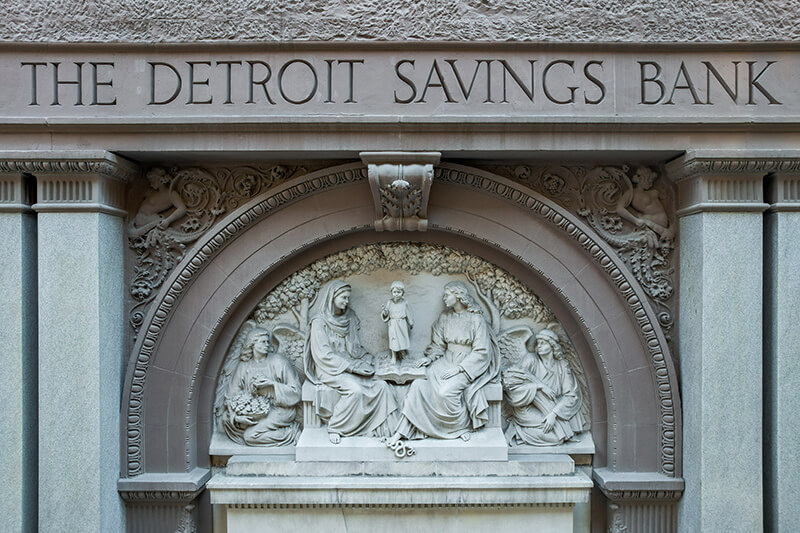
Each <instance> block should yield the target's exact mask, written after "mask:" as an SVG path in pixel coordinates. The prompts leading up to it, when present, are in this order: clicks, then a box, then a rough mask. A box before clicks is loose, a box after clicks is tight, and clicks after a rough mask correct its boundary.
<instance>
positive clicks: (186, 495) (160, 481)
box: [117, 467, 211, 503]
mask: <svg viewBox="0 0 800 533" xmlns="http://www.w3.org/2000/svg"><path fill="white" fill-rule="evenodd" d="M209 478H211V470H209V469H207V468H200V467H196V468H195V469H194V470H192V471H191V472H185V473H169V472H158V473H149V474H142V475H140V476H136V477H131V478H122V479H120V480H118V481H117V490H118V491H119V494H120V497H121V498H122V499H123V500H125V501H128V502H143V501H161V502H165V501H166V502H178V503H180V502H184V503H189V502H191V501H192V500H194V498H195V497H196V496H197V495H198V494H199V493H200V491H202V490H203V488H204V487H205V485H206V482H207V481H208V480H209Z"/></svg>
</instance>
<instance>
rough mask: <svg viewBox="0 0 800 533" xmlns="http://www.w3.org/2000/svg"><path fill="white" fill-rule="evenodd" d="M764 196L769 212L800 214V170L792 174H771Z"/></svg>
mask: <svg viewBox="0 0 800 533" xmlns="http://www.w3.org/2000/svg"><path fill="white" fill-rule="evenodd" d="M764 194H765V195H766V198H765V200H766V202H767V203H768V204H769V212H771V213H779V212H787V211H797V212H800V168H798V169H796V170H794V171H792V172H780V173H777V172H776V173H774V174H770V175H769V176H768V177H767V180H766V187H765V189H764Z"/></svg>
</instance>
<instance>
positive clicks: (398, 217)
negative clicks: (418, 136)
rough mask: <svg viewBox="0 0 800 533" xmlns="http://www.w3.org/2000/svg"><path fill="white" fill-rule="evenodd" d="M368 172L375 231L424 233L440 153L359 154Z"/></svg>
mask: <svg viewBox="0 0 800 533" xmlns="http://www.w3.org/2000/svg"><path fill="white" fill-rule="evenodd" d="M359 156H360V157H361V160H362V161H363V162H364V163H366V165H367V168H368V170H369V174H368V176H369V186H370V188H371V189H372V198H373V200H374V202H375V230H376V231H426V230H427V229H428V196H429V194H430V190H431V183H432V182H433V165H435V164H436V163H438V162H439V161H440V159H441V156H442V154H441V153H439V152H361V153H360V154H359Z"/></svg>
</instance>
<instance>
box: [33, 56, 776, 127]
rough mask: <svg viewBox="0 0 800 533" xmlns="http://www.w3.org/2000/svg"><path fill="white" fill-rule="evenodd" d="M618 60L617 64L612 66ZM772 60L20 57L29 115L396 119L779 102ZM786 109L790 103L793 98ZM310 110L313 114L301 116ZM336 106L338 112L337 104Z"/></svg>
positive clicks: (427, 57) (773, 60) (440, 57)
mask: <svg viewBox="0 0 800 533" xmlns="http://www.w3.org/2000/svg"><path fill="white" fill-rule="evenodd" d="M620 61H622V63H620ZM785 70H786V69H785V67H784V65H783V63H782V61H780V60H778V59H767V58H759V59H753V58H746V57H745V58H730V57H726V58H725V59H720V58H703V57H687V58H683V59H678V58H677V57H658V58H643V57H635V56H630V57H626V58H625V59H624V61H623V60H621V59H620V58H618V57H613V56H612V57H610V58H603V57H592V56H590V57H585V56H575V57H569V56H564V57H546V58H545V57H542V58H539V57H528V56H523V55H513V56H510V57H507V58H503V57H463V56H462V57H448V56H447V55H442V56H433V55H430V54H429V55H422V56H419V57H416V56H413V55H408V56H406V55H400V54H393V55H392V56H391V57H390V58H387V57H386V56H384V57H383V58H376V57H374V56H365V57H332V58H328V57H319V56H308V57H292V56H286V57H279V58H274V57H271V58H263V59H260V58H257V57H241V58H224V59H222V58H220V59H213V58H208V59H199V58H194V56H193V57H192V58H191V59H188V58H187V59H176V58H175V57H170V58H168V59H165V58H152V59H150V58H141V57H140V58H136V59H133V60H131V58H129V57H125V58H124V59H123V60H103V61H94V60H89V59H86V60H81V59H80V58H70V60H58V59H56V60H44V59H41V60H22V61H19V62H18V75H19V78H20V79H21V83H20V84H19V87H20V89H21V90H22V92H23V93H24V96H23V99H24V106H26V107H27V108H29V109H30V108H52V107H61V108H68V107H72V108H82V107H95V106H96V107H106V108H108V107H114V106H122V107H124V108H125V109H126V111H127V110H130V109H131V108H132V107H140V108H142V109H147V110H150V111H149V112H151V113H152V112H155V110H156V109H164V108H171V109H174V108H178V107H184V108H185V106H220V107H221V108H225V107H226V106H248V107H260V108H280V107H282V108H284V109H287V110H288V112H289V113H293V112H294V113H297V112H301V113H302V112H303V111H304V109H303V108H304V107H305V108H309V109H308V110H309V111H312V112H343V113H353V112H356V113H357V112H360V111H361V110H360V109H359V108H360V107H363V108H364V112H367V113H368V112H374V111H375V109H382V110H391V111H393V112H397V113H404V112H407V110H409V109H411V108H415V107H426V106H427V107H431V106H436V107H437V109H445V110H446V109H447V106H448V105H451V107H459V106H462V107H464V106H466V107H469V108H470V109H476V108H479V109H480V108H482V109H485V108H487V107H492V106H496V107H499V106H509V105H510V106H511V107H513V112H515V113H525V112H526V110H527V111H529V112H534V113H535V112H546V111H548V110H550V109H554V108H566V107H582V108H584V109H590V108H592V107H597V108H602V107H603V106H606V107H609V108H611V107H616V106H619V105H620V104H622V105H624V106H627V107H628V108H633V109H634V110H635V109H636V108H639V109H644V108H653V107H669V106H682V107H686V106H690V107H694V106H715V105H718V104H723V105H725V106H728V107H730V106H735V107H739V106H742V107H744V106H782V105H785V104H786V102H787V94H786V90H787V86H786V84H785V83H783V80H784V79H785V77H786V72H785ZM790 103H791V102H790ZM310 108H314V109H310ZM334 108H335V109H334Z"/></svg>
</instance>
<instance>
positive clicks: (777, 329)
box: [764, 157, 800, 533]
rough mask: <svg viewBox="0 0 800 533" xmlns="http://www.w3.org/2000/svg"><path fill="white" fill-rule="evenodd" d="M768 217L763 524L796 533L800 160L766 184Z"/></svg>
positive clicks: (799, 495)
mask: <svg viewBox="0 0 800 533" xmlns="http://www.w3.org/2000/svg"><path fill="white" fill-rule="evenodd" d="M766 200H767V203H768V204H770V208H769V209H768V210H767V213H766V216H765V217H764V259H765V260H764V267H765V271H764V447H765V453H764V462H765V464H764V476H765V480H764V496H765V498H764V501H765V509H764V513H765V514H764V521H765V529H766V531H773V532H775V533H788V532H790V531H794V530H796V529H797V523H796V522H797V521H796V520H794V519H793V518H792V515H793V514H794V510H795V509H797V508H798V507H800V448H799V447H798V445H797V438H798V436H800V395H798V393H797V391H798V390H800V357H798V348H800V328H799V327H798V324H800V299H798V294H800V266H798V264H797V258H798V257H800V238H798V236H799V235H800V157H798V158H796V159H794V160H793V161H791V162H789V161H787V162H786V163H785V164H784V165H783V166H782V167H781V168H780V169H777V170H776V171H775V172H774V173H773V174H771V175H770V176H769V178H768V179H767V187H766Z"/></svg>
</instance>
